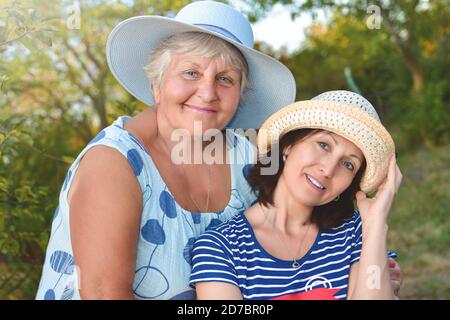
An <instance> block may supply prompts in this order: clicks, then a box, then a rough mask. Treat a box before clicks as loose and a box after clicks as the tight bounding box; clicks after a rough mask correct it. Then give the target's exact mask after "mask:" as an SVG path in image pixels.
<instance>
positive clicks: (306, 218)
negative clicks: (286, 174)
mask: <svg viewBox="0 0 450 320" xmlns="http://www.w3.org/2000/svg"><path fill="white" fill-rule="evenodd" d="M265 210H266V211H267V212H268V213H269V214H270V215H272V216H273V217H272V219H271V220H272V221H270V222H271V223H273V225H274V227H276V228H277V229H279V230H280V231H282V232H285V233H291V234H295V233H297V232H298V230H302V228H304V227H305V226H308V225H309V224H310V223H311V214H312V210H313V208H312V207H310V206H307V205H304V204H302V203H300V202H299V201H298V200H297V199H294V198H292V197H291V196H290V192H288V190H287V186H286V184H285V183H284V179H283V176H281V177H280V180H279V181H278V184H277V187H276V188H275V191H274V206H270V207H269V208H266V209H265ZM269 219H270V218H269Z"/></svg>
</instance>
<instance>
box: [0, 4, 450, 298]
mask: <svg viewBox="0 0 450 320" xmlns="http://www.w3.org/2000/svg"><path fill="white" fill-rule="evenodd" d="M187 2H189V1H187V0H159V1H151V2H148V1H126V0H123V1H121V0H117V1H109V0H95V1H82V2H81V11H80V14H81V17H80V18H81V19H80V21H79V22H80V23H81V24H80V26H78V28H77V27H75V28H69V25H68V19H70V18H71V17H72V16H73V15H74V14H75V15H76V10H75V13H74V11H73V10H69V9H70V8H71V6H73V4H74V1H71V0H52V1H49V0H48V1H38V0H23V1H17V0H16V1H12V0H0V59H1V61H2V63H1V65H0V299H20V298H33V297H34V295H35V292H36V289H37V285H38V282H39V277H40V273H41V266H42V263H43V259H44V255H45V248H46V246H47V242H48V237H49V233H50V227H51V224H52V218H53V215H54V212H55V209H56V206H57V203H58V197H59V191H60V187H61V185H62V183H63V181H64V178H65V174H66V172H67V169H68V167H69V165H70V163H71V162H72V161H73V159H74V158H75V157H76V156H77V154H78V153H79V151H80V150H81V149H82V148H83V146H84V145H85V144H86V143H87V142H88V141H90V140H91V139H92V138H93V137H94V136H95V134H96V132H98V130H99V129H100V128H102V127H104V126H106V125H108V124H110V123H111V122H112V121H113V120H114V119H115V118H116V117H117V116H119V115H122V114H129V115H134V114H136V113H137V112H139V111H140V110H142V109H143V108H146V107H145V106H144V105H142V104H140V103H138V102H136V101H135V100H134V99H133V98H132V97H131V96H130V95H129V94H128V93H127V92H126V91H125V90H124V89H123V88H122V87H121V86H119V85H118V83H117V82H116V81H115V79H114V78H113V77H112V75H111V73H110V72H109V69H108V67H107V63H106V58H105V56H104V48H105V44H106V39H107V35H108V33H109V32H110V30H111V29H112V28H113V26H114V25H116V24H117V23H118V22H119V21H121V20H123V19H125V18H127V17H130V16H133V15H138V14H167V15H169V16H173V15H174V14H175V13H176V12H177V11H178V10H179V9H180V8H181V7H182V6H184V5H185V4H186V3H187ZM229 2H231V3H234V1H229ZM375 2H376V1H375ZM149 3H150V5H149ZM244 3H245V4H246V5H247V6H246V8H244V9H246V10H247V11H248V12H247V13H248V15H249V16H250V18H251V19H253V20H257V19H260V18H262V17H264V16H265V15H266V14H267V12H268V11H269V10H270V8H271V7H273V6H274V5H276V4H282V5H284V6H286V7H287V8H288V9H289V10H290V11H291V13H292V15H293V16H296V15H299V14H301V13H305V12H306V13H314V12H317V10H318V9H320V10H322V9H324V10H329V12H330V13H331V15H330V19H329V21H327V22H326V23H314V24H313V25H312V26H311V27H310V28H309V29H308V30H307V34H306V41H305V43H303V44H302V45H301V46H300V44H299V49H298V50H297V52H295V53H293V54H290V55H288V54H286V53H285V52H276V51H274V50H272V49H270V47H268V46H267V45H266V44H264V43H262V44H261V43H260V44H257V45H258V48H260V49H261V50H264V51H267V52H268V53H270V54H272V55H274V56H277V57H279V58H280V59H281V60H282V61H283V62H284V63H285V64H286V65H288V67H289V68H290V69H291V70H292V71H293V73H294V75H295V78H296V80H297V92H298V97H297V98H298V99H308V98H311V97H312V96H314V95H316V94H318V93H320V92H323V91H326V90H331V89H347V90H348V89H349V85H348V83H347V79H346V77H345V74H344V69H345V68H346V67H348V68H350V70H351V72H352V76H353V79H354V80H355V82H356V85H357V86H358V87H359V88H360V89H361V91H362V93H363V95H364V96H366V97H367V98H368V99H369V100H370V101H372V102H373V103H374V105H375V106H376V108H377V110H378V112H379V113H380V115H381V117H382V120H383V122H384V123H385V124H386V125H387V126H388V128H389V129H390V130H391V132H393V136H394V139H395V141H396V144H397V148H398V150H399V151H400V154H401V155H402V156H401V159H400V165H401V168H402V171H403V173H404V176H405V183H404V187H403V188H402V189H401V190H402V191H401V192H400V194H399V197H398V201H397V204H396V206H395V208H394V212H393V214H392V230H393V232H392V231H391V233H390V234H391V239H390V240H391V247H392V249H395V250H397V251H399V253H400V262H401V263H402V268H403V270H404V273H405V275H406V276H407V279H412V280H411V282H406V284H405V297H408V298H412V297H418V298H434V297H446V298H448V297H449V296H450V293H449V292H448V290H447V291H445V289H443V286H446V287H447V288H448V287H449V285H448V271H447V274H446V273H445V272H446V271H445V270H448V261H450V260H449V259H450V257H448V255H441V254H440V253H441V252H446V248H448V246H449V244H450V243H449V241H450V239H449V236H448V235H449V234H450V232H449V224H448V222H447V220H448V219H446V216H447V212H446V211H448V210H447V209H446V208H447V203H448V200H449V199H448V190H449V188H448V181H449V177H448V165H447V164H448V161H449V159H448V156H449V153H448V151H447V149H448V143H449V139H448V138H449V137H448V132H449V129H450V128H449V123H450V121H449V120H450V119H449V114H448V105H449V92H450V90H449V89H450V88H449V82H448V80H447V77H448V76H447V74H448V70H449V69H450V68H449V67H450V66H449V59H448V52H449V51H450V50H449V47H448V46H449V44H450V41H449V30H450V29H449V28H448V15H449V12H448V10H449V9H448V6H445V2H444V1H439V0H438V1H433V2H430V3H429V5H426V3H425V4H424V3H423V2H421V1H418V2H417V3H416V2H411V1H383V2H382V4H383V6H381V7H382V8H383V9H384V13H386V14H387V16H386V17H385V19H386V20H384V21H385V22H387V21H389V22H390V23H391V24H390V25H388V24H386V23H384V22H383V23H382V25H381V26H382V28H381V29H375V30H373V29H369V28H368V27H367V25H366V22H367V11H366V9H367V6H368V5H369V4H371V1H362V0H354V1H338V2H336V3H335V1H325V0H308V1H297V0H281V1H277V0H267V1H265V0H245V1H244ZM75 17H76V16H75ZM396 36H399V37H400V38H399V39H396ZM402 46H404V48H402ZM407 54H411V57H412V60H411V61H413V63H412V62H411V61H409V60H408V59H407ZM405 55H406V56H405ZM414 63H416V64H417V68H416V70H414V68H413V67H412V65H413V64H414ZM414 72H416V73H417V72H419V75H420V72H421V76H422V79H421V80H422V83H421V87H418V88H419V89H420V90H418V91H417V90H416V89H417V88H416V86H417V81H416V82H415V80H414V77H413V75H414V74H415V73H414ZM419 82H420V81H419ZM419 84H420V83H419ZM439 146H442V147H439ZM446 146H447V148H446ZM405 228H407V230H408V231H407V232H405V231H404V230H405ZM447 251H448V250H447ZM436 261H437V262H436ZM418 270H423V271H420V272H419V271H418ZM427 273H434V274H435V277H429V276H427ZM445 279H447V282H446V281H445ZM408 281H410V280H408ZM416 287H417V288H418V289H414V288H416Z"/></svg>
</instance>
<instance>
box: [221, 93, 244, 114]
mask: <svg viewBox="0 0 450 320" xmlns="http://www.w3.org/2000/svg"><path fill="white" fill-rule="evenodd" d="M220 97H221V101H222V102H223V108H224V111H227V112H231V113H234V112H236V110H237V108H238V105H239V100H240V91H239V90H229V89H226V90H222V91H221V92H220Z"/></svg>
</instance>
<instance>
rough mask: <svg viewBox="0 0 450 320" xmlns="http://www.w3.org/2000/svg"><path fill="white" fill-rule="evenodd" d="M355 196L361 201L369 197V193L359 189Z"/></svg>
mask: <svg viewBox="0 0 450 320" xmlns="http://www.w3.org/2000/svg"><path fill="white" fill-rule="evenodd" d="M355 196H356V201H361V200H364V199H366V198H367V195H366V194H365V193H364V192H362V191H358V192H357V193H356V195H355Z"/></svg>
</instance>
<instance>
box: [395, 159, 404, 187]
mask: <svg viewBox="0 0 450 320" xmlns="http://www.w3.org/2000/svg"><path fill="white" fill-rule="evenodd" d="M402 180H403V175H402V172H401V171H400V168H399V166H398V165H396V168H395V193H397V192H398V189H400V185H401V184H402Z"/></svg>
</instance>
